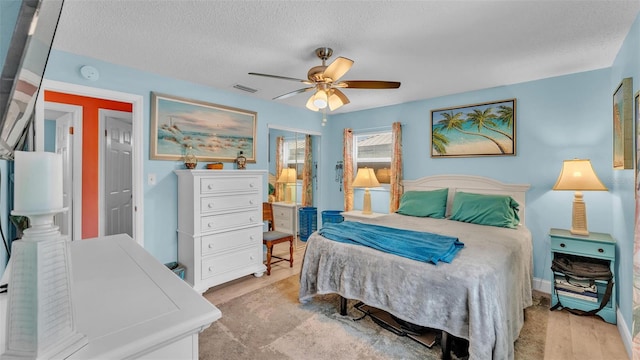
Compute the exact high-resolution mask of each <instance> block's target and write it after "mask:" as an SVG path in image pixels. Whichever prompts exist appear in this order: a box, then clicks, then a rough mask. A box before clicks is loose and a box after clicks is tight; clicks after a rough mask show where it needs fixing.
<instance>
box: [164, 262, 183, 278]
mask: <svg viewBox="0 0 640 360" xmlns="http://www.w3.org/2000/svg"><path fill="white" fill-rule="evenodd" d="M164 265H165V266H166V267H168V268H169V270H171V271H173V273H174V274H176V275H177V276H178V277H179V278H180V279H182V280H184V266H182V265H180V264H178V263H177V262H175V261H174V262H170V263H168V264H164Z"/></svg>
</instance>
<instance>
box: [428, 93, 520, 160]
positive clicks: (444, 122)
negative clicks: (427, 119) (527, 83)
mask: <svg viewBox="0 0 640 360" xmlns="http://www.w3.org/2000/svg"><path fill="white" fill-rule="evenodd" d="M515 154H516V99H508V100H500V101H494V102H489V103H482V104H473V105H464V106H458V107H452V108H445V109H436V110H432V111H431V157H433V158H441V157H465V156H466V157H470V156H503V155H515Z"/></svg>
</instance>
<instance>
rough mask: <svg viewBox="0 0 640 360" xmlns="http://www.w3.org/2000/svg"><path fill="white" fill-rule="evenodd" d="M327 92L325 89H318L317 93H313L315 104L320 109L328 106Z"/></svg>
mask: <svg viewBox="0 0 640 360" xmlns="http://www.w3.org/2000/svg"><path fill="white" fill-rule="evenodd" d="M327 104H328V101H327V92H326V91H324V90H318V91H316V94H315V95H313V105H314V106H315V107H317V108H318V109H324V108H326V107H327Z"/></svg>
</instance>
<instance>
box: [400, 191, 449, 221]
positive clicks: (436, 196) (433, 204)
mask: <svg viewBox="0 0 640 360" xmlns="http://www.w3.org/2000/svg"><path fill="white" fill-rule="evenodd" d="M448 193H449V189H440V190H431V191H407V192H406V193H404V194H402V197H401V198H400V207H399V208H398V211H396V212H397V213H398V214H402V215H409V216H419V217H432V218H436V219H443V218H444V213H445V210H446V209H447V194H448Z"/></svg>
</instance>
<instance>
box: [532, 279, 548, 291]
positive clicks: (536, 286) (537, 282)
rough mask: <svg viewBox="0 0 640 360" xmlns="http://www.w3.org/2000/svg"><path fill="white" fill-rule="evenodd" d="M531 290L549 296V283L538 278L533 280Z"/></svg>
mask: <svg viewBox="0 0 640 360" xmlns="http://www.w3.org/2000/svg"><path fill="white" fill-rule="evenodd" d="M533 290H537V291H540V292H543V293H545V294H551V281H549V280H543V279H540V278H533Z"/></svg>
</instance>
